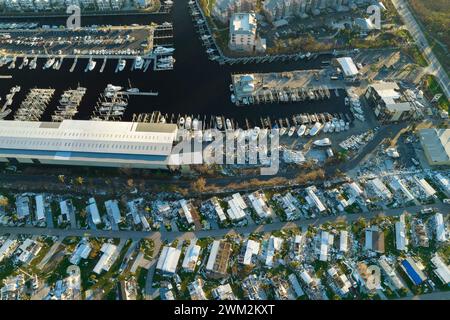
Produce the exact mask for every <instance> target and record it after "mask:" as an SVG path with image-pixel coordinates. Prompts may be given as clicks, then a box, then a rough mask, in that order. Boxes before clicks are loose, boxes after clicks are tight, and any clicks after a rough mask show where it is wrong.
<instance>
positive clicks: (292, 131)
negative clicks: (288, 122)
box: [288, 127, 295, 137]
mask: <svg viewBox="0 0 450 320" xmlns="http://www.w3.org/2000/svg"><path fill="white" fill-rule="evenodd" d="M294 132H295V127H291V128H290V129H289V132H288V136H289V137H292V135H293V134H294Z"/></svg>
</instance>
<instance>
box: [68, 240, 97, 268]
mask: <svg viewBox="0 0 450 320" xmlns="http://www.w3.org/2000/svg"><path fill="white" fill-rule="evenodd" d="M91 251H92V247H91V244H90V243H89V240H88V239H86V238H83V239H81V241H80V242H79V243H78V245H77V247H76V248H75V251H74V252H73V253H72V256H71V257H70V259H69V261H70V263H71V264H74V265H78V263H80V261H81V259H87V258H88V257H89V254H90V253H91Z"/></svg>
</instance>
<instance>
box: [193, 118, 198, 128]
mask: <svg viewBox="0 0 450 320" xmlns="http://www.w3.org/2000/svg"><path fill="white" fill-rule="evenodd" d="M192 130H194V131H197V130H198V120H197V118H194V120H193V121H192Z"/></svg>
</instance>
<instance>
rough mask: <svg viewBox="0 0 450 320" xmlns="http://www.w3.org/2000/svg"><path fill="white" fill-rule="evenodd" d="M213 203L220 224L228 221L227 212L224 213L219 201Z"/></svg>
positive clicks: (215, 200)
mask: <svg viewBox="0 0 450 320" xmlns="http://www.w3.org/2000/svg"><path fill="white" fill-rule="evenodd" d="M212 203H213V205H214V210H215V211H216V213H217V216H218V217H219V220H220V222H223V221H225V220H227V217H226V216H225V212H223V209H222V207H221V206H220V203H219V201H218V200H217V199H212Z"/></svg>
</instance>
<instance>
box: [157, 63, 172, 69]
mask: <svg viewBox="0 0 450 320" xmlns="http://www.w3.org/2000/svg"><path fill="white" fill-rule="evenodd" d="M156 66H157V67H158V68H159V69H172V68H173V64H172V63H158V64H157V65H156Z"/></svg>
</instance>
